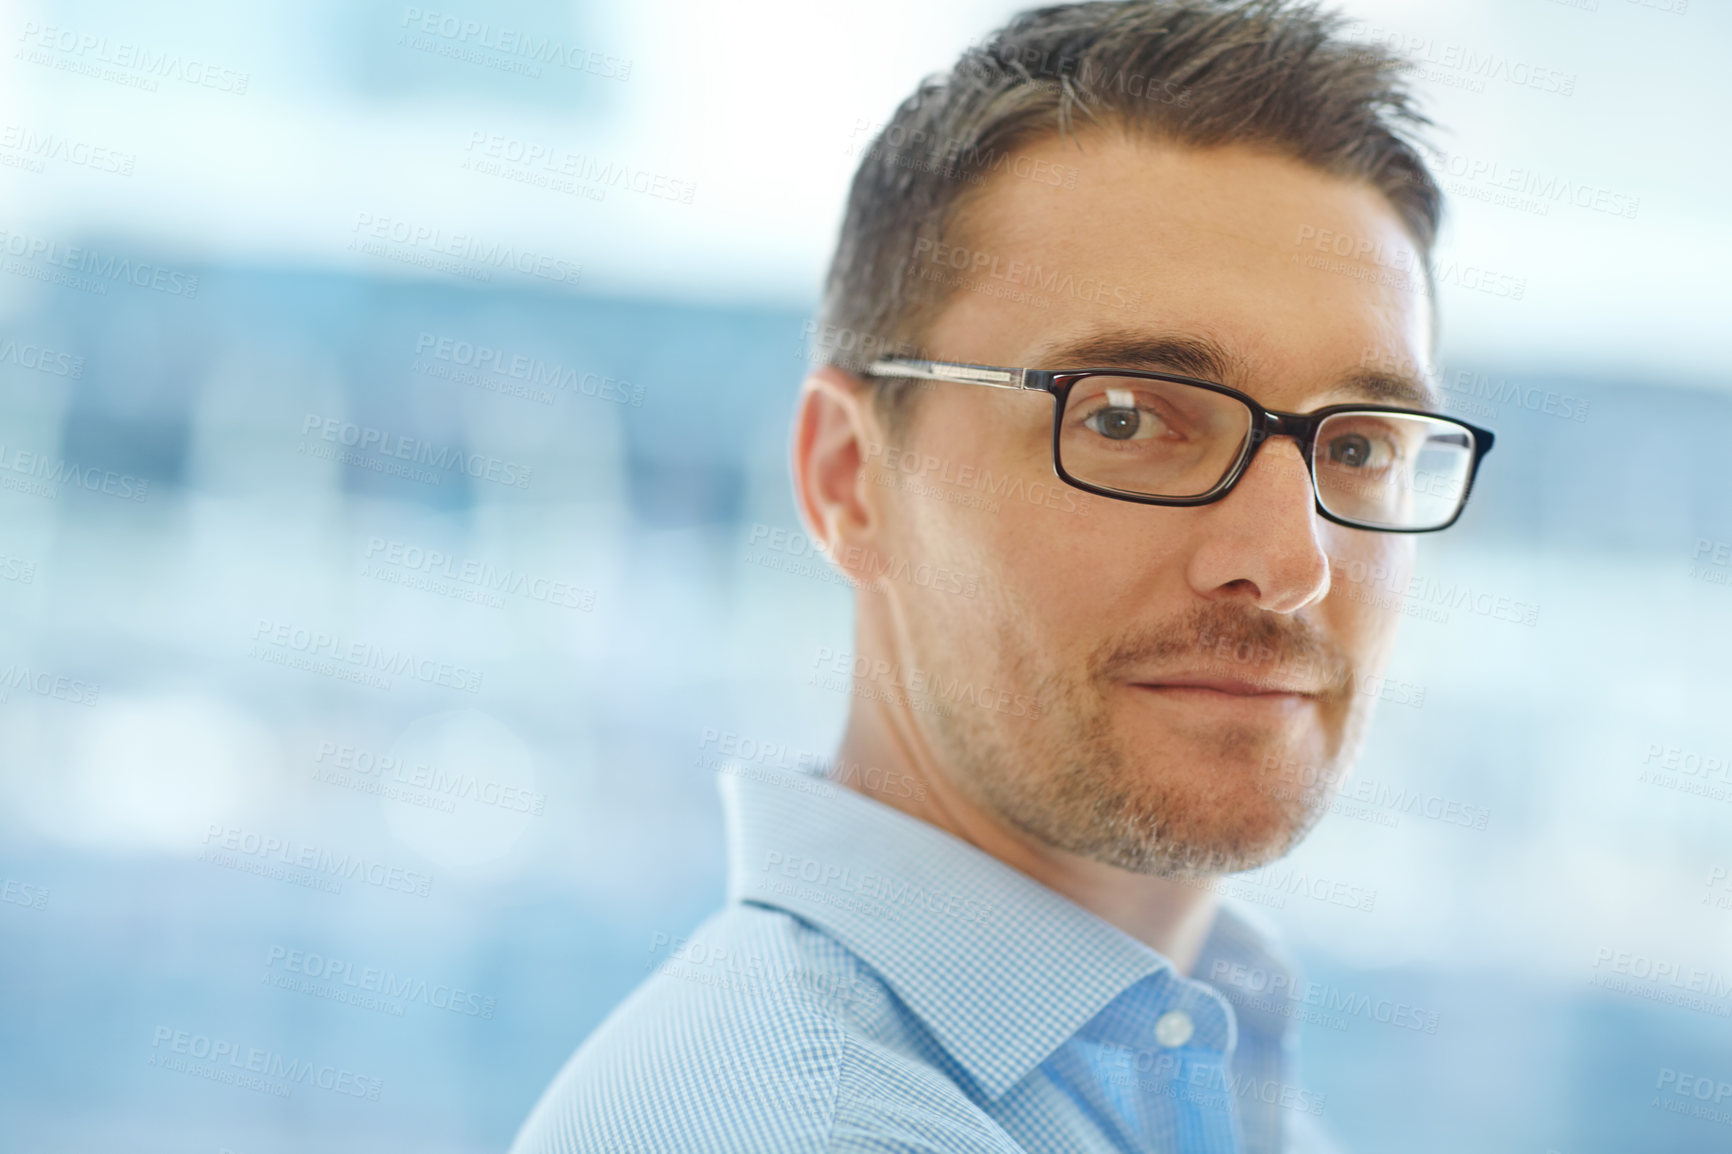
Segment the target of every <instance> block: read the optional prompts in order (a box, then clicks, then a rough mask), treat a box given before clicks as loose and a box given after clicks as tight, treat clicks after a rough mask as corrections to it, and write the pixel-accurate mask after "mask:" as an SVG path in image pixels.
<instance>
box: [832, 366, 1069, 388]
mask: <svg viewBox="0 0 1732 1154" xmlns="http://www.w3.org/2000/svg"><path fill="white" fill-rule="evenodd" d="M866 375H867V376H869V377H913V378H915V379H917V380H922V381H951V382H953V383H955V384H959V385H991V386H992V387H993V388H996V389H1038V388H1043V387H1044V386H1043V385H1042V384H1039V383H1036V382H1034V381H1030V380H1029V379H1028V378H1029V375H1030V374H1029V371H1028V370H1027V369H1002V368H998V367H997V366H994V365H964V364H954V363H951V362H948V361H909V360H900V359H893V360H882V361H873V362H872V364H871V366H870V367H869V368H867V370H866Z"/></svg>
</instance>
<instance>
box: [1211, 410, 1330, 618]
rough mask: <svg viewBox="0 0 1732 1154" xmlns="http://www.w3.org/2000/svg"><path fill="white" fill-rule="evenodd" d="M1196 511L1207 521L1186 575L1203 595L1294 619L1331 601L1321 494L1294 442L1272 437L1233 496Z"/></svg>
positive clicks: (1279, 436) (1261, 448) (1278, 435)
mask: <svg viewBox="0 0 1732 1154" xmlns="http://www.w3.org/2000/svg"><path fill="white" fill-rule="evenodd" d="M1197 511H1198V512H1200V513H1203V514H1204V516H1203V517H1200V518H1199V519H1198V522H1197V531H1198V533H1199V535H1200V539H1199V540H1198V543H1197V547H1196V549H1195V551H1194V552H1193V553H1192V555H1191V562H1190V566H1189V574H1188V576H1189V580H1190V582H1191V586H1192V588H1194V589H1195V590H1196V591H1197V592H1198V593H1199V594H1200V595H1202V596H1204V597H1209V598H1212V599H1243V600H1249V601H1250V602H1251V603H1252V604H1254V605H1256V606H1257V607H1258V608H1259V609H1267V610H1269V611H1270V612H1272V613H1295V612H1297V611H1299V610H1300V609H1303V608H1304V607H1305V606H1307V605H1312V604H1315V603H1317V602H1318V601H1321V600H1322V599H1323V598H1324V597H1325V596H1327V595H1328V593H1329V555H1328V553H1326V552H1325V551H1324V547H1323V540H1322V519H1321V518H1320V517H1318V516H1317V496H1316V490H1315V489H1314V488H1313V483H1312V480H1311V470H1310V469H1309V468H1307V467H1306V463H1305V457H1304V454H1303V452H1302V451H1301V449H1300V447H1299V445H1298V443H1297V442H1296V441H1295V440H1294V439H1293V438H1292V437H1290V436H1288V435H1286V434H1277V435H1275V436H1273V437H1270V438H1268V439H1267V440H1266V441H1265V443H1264V444H1262V445H1260V446H1259V447H1258V452H1257V454H1256V455H1255V456H1254V457H1253V458H1252V460H1251V463H1250V465H1249V466H1247V467H1246V469H1245V473H1244V475H1243V476H1241V477H1240V478H1239V483H1238V484H1237V485H1235V486H1234V487H1233V491H1232V492H1230V493H1228V494H1227V495H1226V496H1225V497H1223V498H1222V499H1221V500H1219V501H1217V502H1215V503H1214V504H1212V505H1205V506H1202V507H1201V508H1200V509H1198V510H1197Z"/></svg>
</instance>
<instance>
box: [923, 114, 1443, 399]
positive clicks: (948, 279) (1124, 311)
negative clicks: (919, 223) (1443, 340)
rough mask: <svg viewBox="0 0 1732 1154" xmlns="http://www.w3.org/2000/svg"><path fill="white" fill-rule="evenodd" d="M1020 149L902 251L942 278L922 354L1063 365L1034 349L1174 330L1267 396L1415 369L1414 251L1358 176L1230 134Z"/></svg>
mask: <svg viewBox="0 0 1732 1154" xmlns="http://www.w3.org/2000/svg"><path fill="white" fill-rule="evenodd" d="M1021 153H1022V155H1023V156H1025V157H1026V158H1027V159H1028V163H1026V164H1024V165H1022V166H1020V168H1021V170H1022V171H1023V172H1026V173H1029V174H1031V175H1030V176H1020V175H1017V170H1016V169H1015V168H1011V169H1007V170H1004V171H1002V172H1001V173H1000V174H999V175H997V176H995V177H994V178H993V179H992V180H991V181H989V182H988V183H987V184H985V185H983V186H982V187H981V188H980V189H978V190H976V191H975V192H974V193H973V194H971V196H970V197H969V198H968V199H967V200H966V201H965V202H964V203H963V204H961V205H959V209H958V212H957V214H956V217H955V221H954V224H953V227H952V228H951V230H950V232H949V236H948V238H947V239H948V240H953V241H954V243H948V244H934V243H931V242H922V244H923V245H924V251H920V248H921V246H917V251H916V253H915V254H914V255H915V265H916V268H915V269H914V273H915V275H917V276H925V277H928V279H938V280H940V283H943V284H945V285H947V286H948V292H949V296H948V299H947V300H946V302H945V305H944V307H943V309H942V310H941V311H940V313H939V315H938V317H937V319H936V321H935V322H934V324H933V325H932V327H931V330H930V332H929V341H928V344H929V346H930V347H931V348H932V349H933V350H934V351H935V352H936V353H939V354H940V355H943V356H946V357H951V358H954V359H957V360H970V361H975V362H977V363H986V364H1018V365H1028V366H1030V367H1035V368H1080V367H1087V366H1082V365H1078V364H1075V363H1066V364H1056V363H1048V358H1050V357H1051V356H1052V355H1054V354H1055V353H1057V352H1058V351H1060V350H1065V349H1070V348H1074V347H1079V346H1082V347H1086V346H1087V345H1088V343H1089V341H1090V339H1091V338H1093V337H1095V336H1096V335H1097V334H1100V333H1115V334H1120V335H1129V336H1134V335H1135V334H1138V333H1146V334H1148V335H1150V336H1152V337H1159V338H1163V339H1170V338H1179V339H1186V338H1189V339H1193V340H1195V341H1198V342H1204V343H1207V344H1209V345H1210V346H1212V347H1213V348H1215V349H1216V350H1218V351H1219V352H1220V353H1221V356H1220V358H1219V359H1220V360H1221V362H1222V364H1221V365H1220V369H1221V371H1220V373H1219V374H1207V375H1214V376H1216V379H1221V380H1223V383H1226V384H1230V385H1234V386H1236V387H1239V388H1242V389H1244V390H1245V391H1247V392H1250V393H1252V394H1253V395H1255V396H1257V397H1259V399H1261V400H1263V401H1264V403H1265V404H1269V405H1271V406H1272V407H1287V406H1289V405H1293V404H1296V403H1298V402H1299V401H1300V399H1301V398H1302V397H1321V396H1323V395H1325V394H1327V393H1331V392H1336V391H1339V390H1341V389H1342V388H1343V387H1344V383H1345V382H1349V381H1351V380H1352V379H1354V378H1356V377H1357V378H1364V377H1365V376H1366V375H1367V370H1368V369H1369V370H1374V371H1380V372H1383V373H1385V374H1388V373H1390V372H1391V371H1392V370H1393V371H1394V373H1395V374H1396V375H1410V376H1417V375H1421V374H1422V373H1423V368H1422V366H1423V365H1424V364H1425V363H1426V361H1427V360H1428V354H1429V351H1430V342H1431V302H1430V297H1429V295H1428V291H1427V287H1426V282H1425V272H1424V263H1423V260H1422V258H1421V257H1420V254H1419V253H1418V250H1417V247H1416V246H1415V244H1414V242H1413V240H1412V239H1411V237H1409V235H1408V234H1407V231H1406V229H1405V228H1404V227H1403V225H1402V223H1401V219H1400V217H1399V216H1398V215H1397V213H1396V212H1395V209H1394V208H1393V207H1392V206H1391V205H1390V204H1389V202H1388V201H1387V200H1385V199H1384V197H1383V196H1382V195H1381V194H1380V193H1379V192H1378V191H1377V190H1376V189H1375V188H1374V187H1372V186H1370V185H1369V184H1365V183H1362V182H1357V181H1350V180H1345V179H1342V178H1339V177H1335V176H1332V175H1330V174H1328V173H1324V172H1320V171H1318V170H1316V169H1314V168H1311V167H1310V166H1307V165H1304V164H1301V163H1299V162H1297V161H1294V160H1291V159H1289V158H1287V157H1285V156H1281V155H1277V154H1274V153H1271V152H1267V151H1261V150H1257V149H1253V148H1248V147H1245V146H1242V145H1231V146H1222V147H1218V148H1210V149H1198V148H1193V147H1189V146H1184V145H1173V144H1167V143H1161V142H1154V141H1147V140H1143V139H1135V138H1128V137H1125V136H1122V135H1117V134H1109V133H1106V132H1091V133H1088V134H1086V135H1084V136H1082V137H1081V138H1080V139H1079V138H1075V137H1058V136H1051V137H1046V138H1042V139H1040V140H1037V141H1034V142H1031V143H1029V144H1027V145H1026V146H1024V147H1023V148H1022V150H1021ZM1047 174H1056V178H1055V177H1052V176H1047ZM1179 371H1185V370H1184V369H1183V368H1182V367H1181V368H1180V369H1179ZM1199 375H1204V374H1199Z"/></svg>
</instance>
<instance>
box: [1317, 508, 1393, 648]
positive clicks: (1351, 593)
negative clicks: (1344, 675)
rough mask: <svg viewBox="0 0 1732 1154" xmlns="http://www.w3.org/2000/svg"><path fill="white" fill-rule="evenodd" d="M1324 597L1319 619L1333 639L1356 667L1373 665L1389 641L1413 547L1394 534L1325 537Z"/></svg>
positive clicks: (1342, 533) (1353, 533)
mask: <svg viewBox="0 0 1732 1154" xmlns="http://www.w3.org/2000/svg"><path fill="white" fill-rule="evenodd" d="M1325 548H1326V549H1327V551H1328V554H1329V576H1330V584H1329V597H1328V600H1327V602H1326V603H1325V608H1324V614H1325V616H1326V617H1327V619H1328V620H1329V623H1330V625H1331V628H1332V631H1333V632H1334V634H1335V636H1336V638H1337V639H1338V640H1339V641H1340V642H1341V644H1343V645H1344V646H1346V647H1347V648H1348V650H1349V652H1350V653H1351V654H1352V655H1353V657H1354V658H1355V659H1356V660H1357V661H1358V662H1360V663H1361V664H1363V663H1365V662H1367V661H1379V662H1380V660H1381V657H1382V655H1383V654H1384V653H1386V652H1387V650H1388V649H1389V647H1390V645H1391V644H1393V642H1394V640H1395V634H1396V629H1397V626H1398V625H1399V623H1400V621H1401V617H1402V606H1403V604H1404V603H1405V599H1406V593H1407V589H1408V584H1409V581H1410V579H1411V578H1412V576H1413V564H1414V553H1415V544H1414V541H1413V539H1412V538H1411V537H1407V536H1403V535H1400V534H1394V533H1366V532H1360V531H1358V530H1350V529H1349V530H1341V531H1339V532H1332V533H1330V534H1329V535H1328V537H1327V539H1326V543H1325Z"/></svg>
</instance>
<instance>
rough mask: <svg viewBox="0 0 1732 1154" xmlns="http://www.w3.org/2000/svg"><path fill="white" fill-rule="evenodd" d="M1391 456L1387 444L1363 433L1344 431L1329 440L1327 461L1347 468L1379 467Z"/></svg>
mask: <svg viewBox="0 0 1732 1154" xmlns="http://www.w3.org/2000/svg"><path fill="white" fill-rule="evenodd" d="M1393 457H1394V454H1392V453H1391V452H1390V449H1389V446H1388V445H1386V444H1384V443H1383V442H1381V441H1373V440H1372V439H1371V438H1370V437H1367V436H1365V435H1364V434H1363V433H1345V434H1343V435H1341V436H1339V437H1335V438H1333V439H1332V440H1330V442H1329V462H1330V463H1331V464H1334V465H1344V466H1346V467H1347V468H1349V469H1381V468H1384V467H1385V466H1387V465H1388V464H1389V463H1390V462H1391V460H1392V459H1393Z"/></svg>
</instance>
